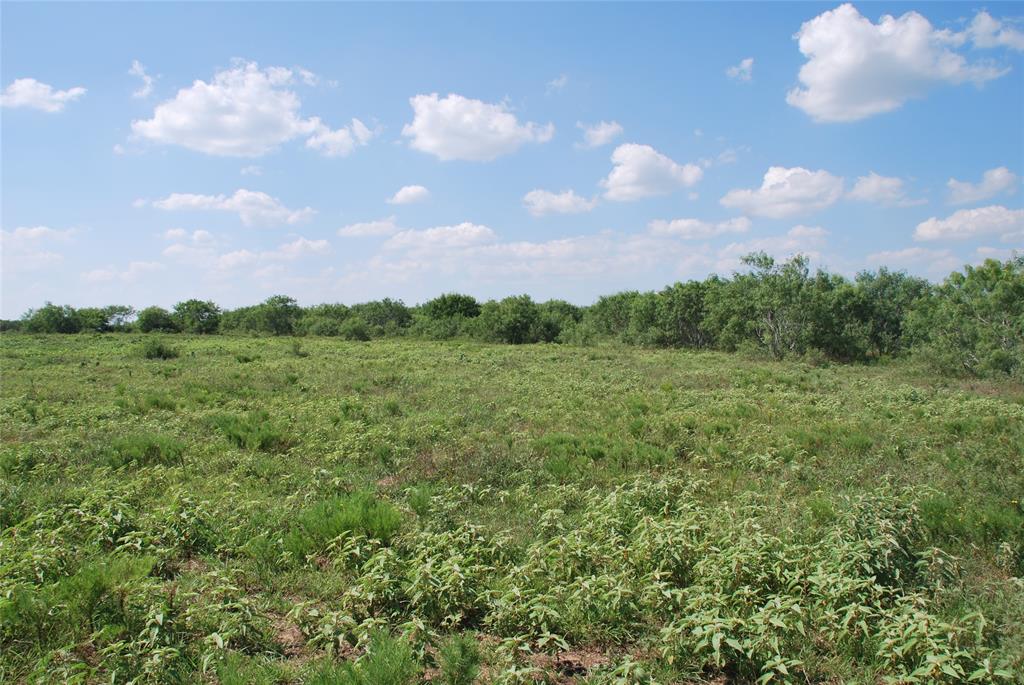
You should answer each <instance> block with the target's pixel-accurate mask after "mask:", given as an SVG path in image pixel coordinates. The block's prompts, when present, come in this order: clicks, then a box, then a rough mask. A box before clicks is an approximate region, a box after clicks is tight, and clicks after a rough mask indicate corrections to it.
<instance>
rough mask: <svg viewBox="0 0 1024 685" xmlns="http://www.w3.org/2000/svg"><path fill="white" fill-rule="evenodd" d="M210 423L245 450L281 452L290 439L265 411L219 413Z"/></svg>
mask: <svg viewBox="0 0 1024 685" xmlns="http://www.w3.org/2000/svg"><path fill="white" fill-rule="evenodd" d="M210 421H211V423H212V424H213V425H214V426H215V427H216V428H217V429H219V430H220V432H221V433H223V434H224V436H225V437H226V438H227V439H228V440H230V441H231V442H233V443H234V444H235V445H237V446H239V447H241V448H243V449H247V450H259V451H262V452H283V451H285V450H287V449H288V447H289V446H290V442H291V441H290V440H289V439H288V437H287V436H286V434H285V433H284V431H283V430H281V429H280V428H279V427H278V426H277V425H276V424H275V423H274V422H273V421H272V420H271V419H270V415H269V414H267V412H265V411H252V412H249V413H248V414H246V415H244V416H243V415H238V414H221V415H219V416H214V417H213V418H212V419H210Z"/></svg>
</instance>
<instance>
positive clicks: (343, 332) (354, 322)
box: [338, 316, 370, 341]
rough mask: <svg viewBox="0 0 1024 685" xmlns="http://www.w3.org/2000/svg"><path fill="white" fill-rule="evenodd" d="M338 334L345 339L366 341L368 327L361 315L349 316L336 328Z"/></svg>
mask: <svg viewBox="0 0 1024 685" xmlns="http://www.w3.org/2000/svg"><path fill="white" fill-rule="evenodd" d="M338 336H339V337H341V338H344V339H345V340H362V341H366V340H369V339H370V327H369V326H368V325H367V324H366V322H365V321H363V318H362V317H360V316H350V317H349V318H347V319H345V321H344V322H343V323H342V324H341V326H340V327H339V328H338Z"/></svg>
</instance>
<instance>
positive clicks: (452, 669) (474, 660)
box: [440, 635, 480, 685]
mask: <svg viewBox="0 0 1024 685" xmlns="http://www.w3.org/2000/svg"><path fill="white" fill-rule="evenodd" d="M440 657H441V658H440V661H441V680H442V682H444V683H446V684H447V685H473V683H475V682H476V677H477V676H478V675H479V674H480V648H479V647H478V646H477V644H476V640H474V639H473V637H472V636H471V635H456V636H454V637H453V638H452V639H451V640H449V641H448V644H446V645H445V646H443V647H441V650H440Z"/></svg>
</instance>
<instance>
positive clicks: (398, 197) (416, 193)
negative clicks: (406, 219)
mask: <svg viewBox="0 0 1024 685" xmlns="http://www.w3.org/2000/svg"><path fill="white" fill-rule="evenodd" d="M429 197H430V191H429V190H427V189H426V188H425V187H423V186H417V185H413V186H402V187H401V188H399V189H398V192H397V193H395V194H394V195H392V196H391V197H389V198H388V199H387V203H388V204H389V205H411V204H413V203H415V202H423V201H424V200H426V199H427V198H429Z"/></svg>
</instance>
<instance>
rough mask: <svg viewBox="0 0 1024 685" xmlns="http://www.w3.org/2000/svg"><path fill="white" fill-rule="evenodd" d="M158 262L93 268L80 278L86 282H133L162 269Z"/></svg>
mask: <svg viewBox="0 0 1024 685" xmlns="http://www.w3.org/2000/svg"><path fill="white" fill-rule="evenodd" d="M164 268H165V267H164V265H163V264H161V263H160V262H129V263H128V266H127V267H126V268H124V269H114V268H106V269H93V270H92V271H86V272H85V273H83V274H82V280H83V281H85V282H86V283H110V282H112V281H120V282H122V283H135V282H136V281H138V280H140V279H141V278H143V277H144V276H146V275H147V274H151V273H155V272H158V271H163V270H164Z"/></svg>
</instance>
